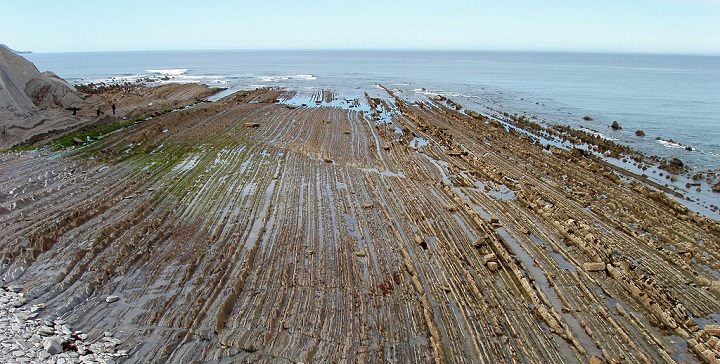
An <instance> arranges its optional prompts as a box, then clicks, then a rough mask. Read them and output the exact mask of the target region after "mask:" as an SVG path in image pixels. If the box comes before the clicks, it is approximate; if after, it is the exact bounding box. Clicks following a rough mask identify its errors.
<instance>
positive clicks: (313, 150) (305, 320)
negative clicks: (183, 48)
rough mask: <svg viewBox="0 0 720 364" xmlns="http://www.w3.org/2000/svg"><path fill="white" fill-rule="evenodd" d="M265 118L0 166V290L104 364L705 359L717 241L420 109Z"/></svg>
mask: <svg viewBox="0 0 720 364" xmlns="http://www.w3.org/2000/svg"><path fill="white" fill-rule="evenodd" d="M328 95H331V96H328ZM285 96H287V94H283V92H281V91H276V90H257V91H248V92H243V93H238V94H235V95H233V96H232V97H229V98H226V99H223V100H221V101H218V102H215V103H212V104H200V105H198V106H195V107H193V108H189V109H183V110H178V111H175V112H171V113H167V114H162V115H158V116H156V117H154V118H153V119H151V120H148V121H144V122H141V123H138V124H136V125H133V126H131V127H129V128H127V129H125V130H123V131H122V132H118V133H114V134H112V135H109V136H107V137H105V138H104V139H102V140H100V141H98V142H96V143H93V144H89V145H85V146H83V147H81V148H76V149H73V150H68V151H65V152H63V154H62V156H60V155H59V154H54V153H51V154H44V152H35V153H21V154H5V155H2V156H0V169H2V170H3V175H4V178H3V179H2V180H0V193H1V194H0V224H2V226H3V227H4V228H3V236H2V238H0V239H2V240H0V241H1V242H2V243H0V249H2V250H0V253H1V254H2V255H1V256H0V258H2V266H1V268H0V274H2V277H3V279H4V280H5V281H6V282H10V283H13V284H18V285H19V286H20V287H22V289H23V291H24V292H23V294H24V297H25V298H26V299H27V303H25V304H26V305H31V304H35V305H37V304H40V303H42V304H44V305H45V306H46V309H45V310H43V314H48V315H50V314H52V315H57V316H60V317H62V318H63V319H64V320H66V321H67V322H70V323H72V326H73V327H77V328H78V329H81V330H83V332H87V334H88V335H89V336H90V337H102V333H103V332H104V331H107V330H112V331H114V332H115V336H114V337H116V338H117V339H118V340H120V341H121V345H120V348H121V349H122V350H127V352H128V354H129V356H128V358H127V359H126V361H127V362H138V363H140V362H164V361H170V362H191V361H193V360H197V361H210V362H213V361H215V362H219V361H222V360H226V361H249V362H252V361H259V360H277V361H288V362H311V361H323V362H329V361H377V362H384V361H395V362H467V363H470V362H529V363H547V362H582V363H585V362H590V361H591V360H593V361H597V360H598V359H602V360H604V361H605V362H648V363H649V362H651V363H658V362H684V361H701V360H706V361H710V362H712V360H715V359H713V358H715V356H717V354H718V353H720V352H719V351H718V348H717V342H718V339H717V336H716V335H717V332H716V331H717V330H716V328H715V326H713V323H712V322H711V321H712V320H713V317H717V314H718V312H720V299H719V298H720V297H719V296H720V285H718V281H717V279H716V278H715V275H714V274H717V272H718V268H719V266H718V258H720V256H718V255H719V254H720V253H718V252H720V249H718V244H720V227H719V226H718V223H717V221H713V220H710V219H707V218H703V217H700V216H698V215H696V214H694V213H692V212H690V211H688V210H687V209H685V208H684V207H682V206H680V205H678V204H677V203H675V202H674V201H672V200H671V199H669V198H667V197H665V196H664V195H663V194H662V193H661V192H657V191H655V190H653V189H652V188H648V187H647V186H646V185H644V184H643V183H642V182H641V181H637V180H635V179H634V178H633V177H632V176H631V175H626V174H623V172H622V170H618V169H616V168H613V167H612V166H609V165H608V164H605V163H604V162H602V161H601V160H598V159H594V158H592V157H588V156H584V155H582V154H573V153H571V152H570V151H564V150H561V149H550V150H548V149H545V148H543V147H542V146H540V145H538V144H537V143H533V141H532V140H531V139H530V138H527V137H526V136H524V135H523V134H520V133H517V132H508V131H506V129H505V128H503V127H502V126H501V125H499V124H498V123H495V122H489V121H487V120H485V119H483V118H482V117H480V115H476V116H468V115H466V114H463V113H460V112H458V111H457V109H458V108H457V107H452V108H450V107H447V106H445V104H443V103H441V102H431V101H428V102H427V104H425V105H424V106H423V107H422V108H420V107H418V106H416V105H410V104H407V103H405V102H404V101H403V100H402V99H401V98H397V97H394V96H393V95H390V94H388V95H387V96H386V97H379V98H378V97H375V98H371V97H368V100H367V103H369V104H370V105H371V106H368V105H366V104H365V108H360V107H358V105H360V104H361V103H360V102H358V101H355V104H354V107H352V108H349V107H348V108H339V107H326V106H323V105H322V103H323V102H329V101H327V100H328V99H329V100H333V99H334V96H332V94H331V93H323V95H322V97H318V101H320V102H318V103H317V104H318V105H310V106H309V107H302V106H301V107H296V106H292V107H287V106H286V105H282V104H279V103H277V102H276V101H277V100H278V99H281V98H282V97H285ZM131 104H132V103H131V102H130V101H128V103H127V105H126V106H125V107H127V108H128V110H129V108H131ZM363 104H364V103H363ZM137 105H139V102H138V103H137ZM359 109H362V111H361V110H359ZM381 109H382V110H383V111H378V110H381ZM368 110H370V111H368ZM380 112H388V113H391V114H392V124H386V123H383V122H377V120H376V119H378V118H379V117H380ZM395 128H398V129H401V130H402V131H403V134H402V135H399V134H398V133H396V132H395ZM415 137H421V138H423V139H424V140H426V141H428V144H427V145H425V146H423V147H422V148H413V147H411V146H410V142H411V140H412V139H413V138H415ZM453 151H455V152H454V153H453ZM90 156H92V157H93V158H92V159H90V158H89V157H90ZM5 227H7V228H5ZM111 297H112V298H111ZM110 301H112V302H110ZM714 324H715V325H716V324H718V323H717V322H715V323H714ZM678 341H679V342H680V344H678V343H677V342H678ZM673 342H675V344H673Z"/></svg>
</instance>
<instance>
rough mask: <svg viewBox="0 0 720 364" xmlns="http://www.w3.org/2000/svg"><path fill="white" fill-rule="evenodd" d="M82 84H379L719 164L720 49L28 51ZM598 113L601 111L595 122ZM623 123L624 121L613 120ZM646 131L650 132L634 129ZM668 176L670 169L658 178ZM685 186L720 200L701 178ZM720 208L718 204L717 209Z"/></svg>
mask: <svg viewBox="0 0 720 364" xmlns="http://www.w3.org/2000/svg"><path fill="white" fill-rule="evenodd" d="M23 56H25V57H26V58H27V59H29V60H30V61H32V62H33V63H35V65H36V66H37V67H38V69H40V70H41V71H46V70H50V71H52V72H54V73H56V74H57V75H59V76H60V77H62V78H64V79H66V80H67V81H69V82H70V83H73V84H81V83H97V82H137V81H138V80H143V79H146V78H153V79H156V80H158V82H197V83H204V84H207V85H209V86H214V87H222V88H226V89H227V91H225V92H223V93H222V94H220V95H227V94H230V93H232V92H234V91H238V90H246V89H254V88H258V87H266V86H271V87H283V88H286V89H288V90H295V91H298V92H307V93H312V92H315V91H317V90H322V89H329V90H332V91H335V92H337V93H338V95H339V96H340V97H345V98H356V97H357V98H360V99H363V97H364V93H365V92H367V91H368V90H380V87H379V85H382V86H384V87H386V88H388V89H391V90H393V91H394V92H395V93H397V94H398V96H401V97H402V98H404V99H408V100H411V101H421V100H423V99H427V98H428V97H433V96H435V95H443V96H446V97H448V98H451V99H452V100H453V101H455V102H457V103H459V104H461V105H462V106H463V107H464V108H466V109H471V110H475V111H477V112H481V113H484V114H489V115H493V114H494V113H495V114H497V113H508V114H518V115H525V116H526V117H528V118H532V119H533V120H536V121H538V122H540V123H544V124H562V125H569V126H571V127H574V128H578V129H583V130H586V131H588V132H590V133H593V134H596V135H599V136H602V137H604V138H607V139H610V140H613V141H616V142H618V143H621V144H624V145H628V146H630V147H632V148H634V149H636V150H639V151H640V152H642V153H644V154H646V155H648V156H657V157H659V158H667V159H670V158H678V159H680V160H681V161H682V162H683V163H684V164H686V165H687V166H688V167H689V168H690V174H689V175H693V174H695V173H704V174H707V173H708V172H710V173H720V56H717V55H661V54H608V53H561V52H555V53H546V52H490V51H369V50H361V51H357V50H333V51H327V50H307V51H301V50H287V51H280V50H275V51H271V50H268V51H258V50H238V51H229V50H228V51H153V52H98V53H32V54H24V55H23ZM587 119H592V120H587ZM613 121H617V122H618V123H619V125H620V126H621V127H622V129H621V130H613V129H612V128H610V125H611V124H612V122H613ZM637 130H642V131H643V132H644V133H645V136H644V137H640V136H637V135H636V131H637ZM654 177H655V178H656V179H657V180H658V182H661V183H665V184H667V183H671V184H672V183H673V182H670V181H668V176H665V177H664V178H660V177H658V176H654ZM674 183H675V185H676V187H677V188H680V189H681V190H683V189H685V190H687V192H688V193H691V194H693V195H694V197H693V199H696V200H697V201H696V204H697V205H698V206H701V207H702V206H705V207H712V206H718V205H720V197H718V195H720V194H717V193H712V192H710V191H709V185H707V186H705V185H703V186H702V187H701V191H697V190H696V188H695V186H693V187H692V188H688V187H687V183H688V182H686V180H685V179H680V180H679V181H674ZM710 215H711V216H713V215H714V217H715V218H718V217H719V216H720V215H718V213H717V212H715V213H714V214H713V213H711V214H710Z"/></svg>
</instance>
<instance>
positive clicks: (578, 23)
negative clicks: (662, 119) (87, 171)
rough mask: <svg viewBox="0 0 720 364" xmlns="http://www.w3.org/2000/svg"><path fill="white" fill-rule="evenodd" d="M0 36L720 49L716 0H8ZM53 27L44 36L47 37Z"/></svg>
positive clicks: (390, 46) (218, 47)
mask: <svg viewBox="0 0 720 364" xmlns="http://www.w3.org/2000/svg"><path fill="white" fill-rule="evenodd" d="M3 8H4V11H5V12H6V14H8V16H6V17H5V19H4V20H3V22H2V23H0V34H3V36H2V37H3V38H2V39H0V43H4V44H6V45H8V46H9V47H11V48H12V49H15V50H18V51H31V52H33V53H65V52H112V51H224V50H410V51H413V50H422V51H436V50H437V51H455V50H457V51H489V52H495V51H499V52H570V53H648V54H697V55H718V54H720V42H717V39H720V25H718V23H720V22H718V21H717V19H720V1H718V0H639V1H635V2H624V1H608V2H603V3H595V2H584V1H583V2H579V1H569V0H553V1H549V2H545V3H543V4H539V3H535V2H531V1H527V0H526V1H520V2H513V3H501V4H496V3H490V2H486V1H471V0H450V1H438V0H420V1H407V0H402V1H389V2H388V1H379V0H371V1H367V2H365V3H360V4H357V3H338V2H331V1H327V0H321V1H315V2H312V3H309V4H300V3H296V2H292V1H288V0H278V1H274V2H272V3H265V2H260V1H254V0H253V1H243V2H232V1H220V0H218V1H212V2H208V3H203V4H202V5H201V6H198V5H196V3H195V2H190V1H187V0H178V1H173V2H170V1H167V0H163V1H155V2H150V3H146V2H142V1H138V0H130V1H125V2H122V3H119V2H117V3H110V4H104V3H98V4H95V3H93V4H87V3H85V2H83V1H77V0H71V1H65V2H50V1H44V0H43V1H30V2H8V3H6V4H4V5H3ZM49 34H50V35H49Z"/></svg>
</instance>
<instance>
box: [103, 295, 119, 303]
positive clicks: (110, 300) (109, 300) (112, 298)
mask: <svg viewBox="0 0 720 364" xmlns="http://www.w3.org/2000/svg"><path fill="white" fill-rule="evenodd" d="M119 300H120V297H118V296H107V297H105V302H107V303H113V302H117V301H119Z"/></svg>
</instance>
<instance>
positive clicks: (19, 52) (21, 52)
mask: <svg viewBox="0 0 720 364" xmlns="http://www.w3.org/2000/svg"><path fill="white" fill-rule="evenodd" d="M0 47H4V48H7V49H9V50H10V51H11V52H13V53H15V54H30V53H32V52H31V51H16V50H14V49H12V48H10V47H8V46H7V45H5V44H0Z"/></svg>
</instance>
